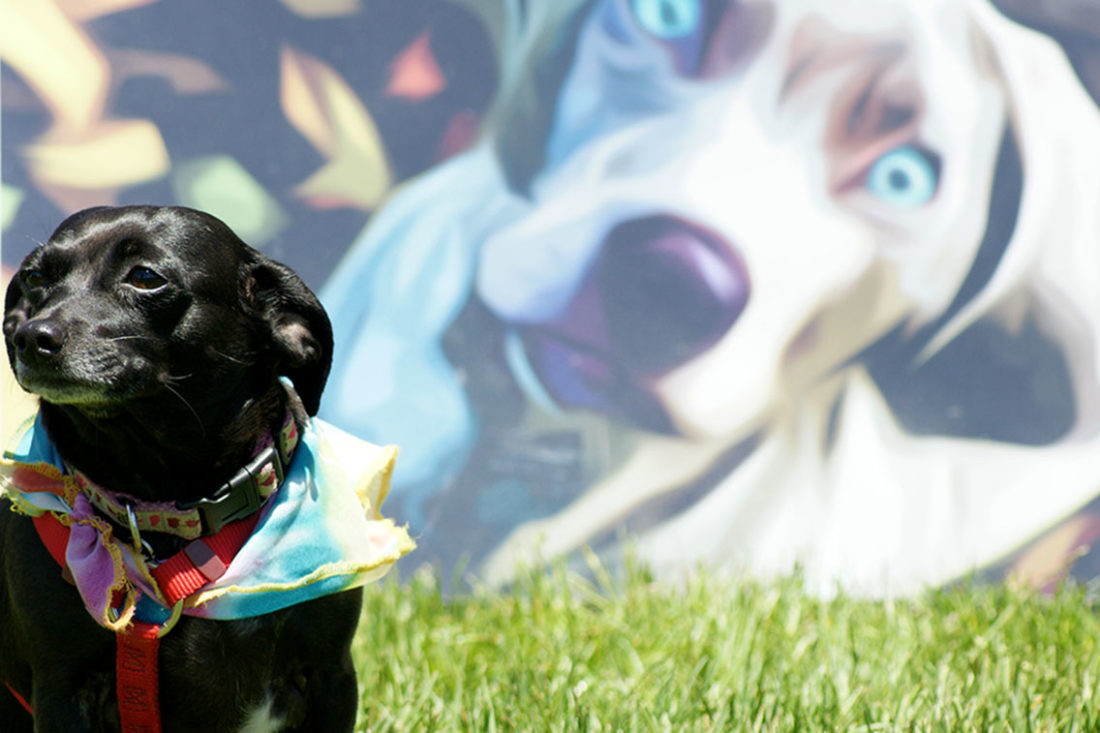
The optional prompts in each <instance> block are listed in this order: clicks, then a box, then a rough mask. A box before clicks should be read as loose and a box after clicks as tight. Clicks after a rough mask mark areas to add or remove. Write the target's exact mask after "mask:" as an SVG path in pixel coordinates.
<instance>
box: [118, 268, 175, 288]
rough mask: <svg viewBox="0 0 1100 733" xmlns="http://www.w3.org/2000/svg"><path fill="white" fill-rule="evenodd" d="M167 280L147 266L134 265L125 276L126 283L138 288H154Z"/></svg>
mask: <svg viewBox="0 0 1100 733" xmlns="http://www.w3.org/2000/svg"><path fill="white" fill-rule="evenodd" d="M167 282H168V281H167V280H165V279H164V278H163V277H161V276H160V275H159V274H157V273H156V272H154V271H153V270H150V269H149V268H148V267H135V268H134V269H132V270H130V274H129V275H127V276H126V283H127V284H129V285H133V286H134V287H135V288H137V289H138V290H156V289H157V288H159V287H161V286H162V285H164V284H166V283H167Z"/></svg>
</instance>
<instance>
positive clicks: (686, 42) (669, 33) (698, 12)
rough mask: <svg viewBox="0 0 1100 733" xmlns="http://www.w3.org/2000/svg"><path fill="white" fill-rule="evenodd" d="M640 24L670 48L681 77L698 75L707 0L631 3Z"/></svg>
mask: <svg viewBox="0 0 1100 733" xmlns="http://www.w3.org/2000/svg"><path fill="white" fill-rule="evenodd" d="M630 9H631V12H632V14H633V15H634V20H635V22H637V24H638V25H639V26H640V27H641V28H642V30H644V31H645V32H646V33H648V34H649V35H651V36H653V37H654V38H656V39H657V40H658V41H661V43H662V44H663V45H665V46H667V47H668V50H669V51H670V52H671V54H672V58H673V61H674V62H675V64H676V68H677V70H679V72H680V73H681V74H695V73H696V72H697V71H698V67H699V64H700V61H701V56H702V53H703V46H704V43H703V42H704V40H705V39H704V38H703V36H704V34H705V31H706V7H705V0H631V3H630Z"/></svg>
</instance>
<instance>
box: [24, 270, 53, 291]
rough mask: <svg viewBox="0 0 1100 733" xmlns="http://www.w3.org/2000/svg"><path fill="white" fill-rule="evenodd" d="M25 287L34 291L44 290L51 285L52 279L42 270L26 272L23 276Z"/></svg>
mask: <svg viewBox="0 0 1100 733" xmlns="http://www.w3.org/2000/svg"><path fill="white" fill-rule="evenodd" d="M22 279H23V285H24V287H27V288H30V289H32V290H34V289H35V288H44V287H46V286H47V285H49V284H50V278H49V277H48V276H47V275H46V273H44V272H42V271H41V270H26V271H25V272H24V273H23V274H22Z"/></svg>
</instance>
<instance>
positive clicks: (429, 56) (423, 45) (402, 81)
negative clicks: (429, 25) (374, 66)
mask: <svg viewBox="0 0 1100 733" xmlns="http://www.w3.org/2000/svg"><path fill="white" fill-rule="evenodd" d="M446 88H447V79H446V77H444V76H443V70H442V69H440V68H439V62H437V61H436V59H435V54H433V53H432V45H431V33H430V32H429V31H424V32H423V33H421V34H420V35H419V36H417V37H416V40H414V41H413V42H412V43H410V44H409V45H408V46H407V47H406V48H405V50H404V51H402V52H401V53H399V54H398V55H397V57H396V58H395V59H394V60H393V63H392V64H391V65H390V82H389V84H387V85H386V94H387V95H389V96H391V97H401V98H402V99H408V100H411V101H414V102H421V101H423V100H425V99H428V98H429V97H434V96H435V95H437V94H439V93H440V92H441V91H443V90H444V89H446Z"/></svg>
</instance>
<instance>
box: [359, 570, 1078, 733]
mask: <svg viewBox="0 0 1100 733" xmlns="http://www.w3.org/2000/svg"><path fill="white" fill-rule="evenodd" d="M596 576H597V578H599V580H597V581H596V582H593V581H590V580H585V579H583V578H581V577H578V576H577V575H575V574H572V573H570V572H567V571H566V570H564V569H561V568H559V569H556V570H553V571H551V572H549V573H547V574H531V575H529V576H527V577H526V578H525V579H524V580H523V581H522V582H520V583H519V584H518V585H517V586H516V587H515V588H514V589H512V590H510V591H508V592H503V593H490V592H488V591H474V592H473V593H471V594H469V595H466V596H461V597H454V598H451V599H444V598H443V597H442V596H441V594H440V592H439V589H438V586H437V584H436V583H435V582H434V580H433V578H432V576H431V574H430V573H420V574H417V575H416V576H415V577H414V578H412V579H411V580H410V581H409V582H407V583H405V584H404V585H398V584H397V583H393V582H386V583H382V584H379V585H377V586H373V587H371V588H369V589H368V591H367V600H366V607H365V609H364V617H363V621H362V624H361V625H360V629H359V635H358V638H357V642H356V648H355V657H356V665H357V667H358V670H359V680H360V688H361V698H362V709H361V711H360V718H359V726H360V729H361V730H371V731H391V730H396V731H431V730H439V731H455V730H473V731H491V730H499V731H513V730H516V731H615V730H624V731H651V730H652V731H682V730H699V731H703V730H716V731H718V730H777V731H790V730H798V731H804V730H806V731H812V730H820V731H835V730H917V731H925V730H929V731H967V730H974V731H1001V730H1004V731H1032V730H1035V731H1071V730H1081V731H1088V730H1100V689H1098V685H1100V608H1098V606H1097V605H1096V604H1095V603H1094V602H1092V601H1090V600H1089V598H1088V597H1087V596H1086V594H1085V592H1084V591H1083V590H1082V589H1079V588H1065V589H1063V590H1061V591H1060V592H1058V593H1057V594H1055V595H1054V596H1039V595H1035V594H1028V593H1023V592H1019V591H1014V590H1011V589H1009V588H1006V587H1004V586H975V587H970V588H956V589H951V590H944V591H939V592H934V593H929V594H927V595H924V596H922V597H920V598H918V599H912V600H904V601H889V602H871V601H862V600H853V599H849V598H844V597H840V598H835V599H832V600H828V601H822V600H816V599H813V598H810V597H808V596H807V595H805V594H804V593H803V592H802V590H801V588H800V585H799V583H798V582H797V580H789V581H783V582H778V583H768V584H764V583H753V582H737V583H734V582H729V581H726V582H718V581H716V580H713V579H709V580H708V579H707V578H705V577H703V578H697V579H695V580H693V581H691V582H690V583H687V584H684V585H680V586H676V587H670V586H667V585H659V584H654V583H652V582H651V581H650V579H649V578H648V577H647V576H646V574H645V573H644V572H643V571H638V570H635V571H631V572H629V573H628V577H626V578H625V579H623V580H622V581H620V582H612V581H611V580H610V579H609V578H607V577H606V575H604V574H602V573H601V572H600V571H599V569H598V568H597V573H596Z"/></svg>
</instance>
